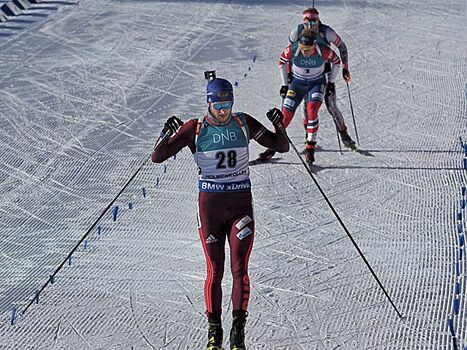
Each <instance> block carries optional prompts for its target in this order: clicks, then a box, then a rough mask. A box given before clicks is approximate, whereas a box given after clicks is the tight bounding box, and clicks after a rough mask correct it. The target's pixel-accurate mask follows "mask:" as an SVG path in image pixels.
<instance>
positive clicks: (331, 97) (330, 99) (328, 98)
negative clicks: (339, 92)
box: [324, 91, 347, 131]
mask: <svg viewBox="0 0 467 350" xmlns="http://www.w3.org/2000/svg"><path fill="white" fill-rule="evenodd" d="M324 104H325V105H326V109H327V110H328V112H329V114H330V115H331V116H332V119H333V120H334V124H335V125H336V128H337V130H339V131H340V130H347V126H346V125H345V120H344V116H343V115H342V112H341V111H340V110H339V108H338V107H337V96H336V91H331V92H329V93H326V94H325V97H324Z"/></svg>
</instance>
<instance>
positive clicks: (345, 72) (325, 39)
mask: <svg viewBox="0 0 467 350" xmlns="http://www.w3.org/2000/svg"><path fill="white" fill-rule="evenodd" d="M305 28H311V29H313V31H315V33H316V34H317V41H318V43H319V44H322V45H326V46H330V45H331V43H332V44H334V45H335V46H336V47H337V48H338V50H339V54H340V57H341V60H342V64H343V69H342V76H343V78H344V80H345V81H346V82H350V80H351V74H350V72H349V58H348V51H347V46H346V45H345V43H344V41H343V40H342V39H341V37H340V36H339V35H338V34H337V33H336V32H335V31H334V29H332V28H331V27H329V26H327V25H325V24H323V23H321V21H320V19H319V12H318V10H317V9H316V8H307V9H305V10H304V11H303V23H301V24H299V25H298V26H297V28H296V29H294V30H292V32H291V33H290V35H289V43H290V44H292V45H293V44H294V43H297V41H298V39H299V36H300V33H301V32H302V31H303V29H305ZM289 73H291V72H290V67H289ZM289 80H290V75H289ZM284 89H285V88H282V89H281V91H284ZM282 95H283V94H281V96H282ZM305 101H306V96H305ZM324 102H325V105H326V108H327V110H328V112H329V114H331V116H332V117H333V120H334V123H335V125H336V128H337V130H338V131H339V134H340V137H341V140H342V143H343V144H344V145H345V146H346V147H349V148H352V149H353V148H355V147H356V146H355V142H354V141H353V140H352V138H351V137H350V135H349V134H348V132H347V126H346V124H345V120H344V117H343V115H342V112H341V111H340V110H339V108H338V107H337V101H336V86H335V82H330V81H328V82H327V84H326V89H325V95H324ZM307 113H308V112H307V107H306V103H303V110H302V114H303V124H304V126H305V128H306V124H307V121H308V116H307ZM274 154H275V152H274V151H273V150H266V151H265V152H263V153H261V154H260V157H259V159H260V160H263V161H267V160H269V159H271V158H272V157H273V156H274Z"/></svg>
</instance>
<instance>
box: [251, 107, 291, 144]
mask: <svg viewBox="0 0 467 350" xmlns="http://www.w3.org/2000/svg"><path fill="white" fill-rule="evenodd" d="M246 122H247V124H248V127H249V129H250V130H251V133H250V138H252V139H253V140H255V141H256V142H258V143H259V144H260V145H261V146H264V147H267V148H271V149H273V150H275V151H277V152H279V153H284V152H288V151H289V141H288V140H287V137H286V136H285V135H284V133H283V132H282V131H281V130H280V129H279V127H277V126H274V128H275V132H272V131H270V130H268V129H266V127H265V126H263V124H261V123H260V122H259V121H258V120H256V119H255V118H253V117H252V116H250V115H248V114H246Z"/></svg>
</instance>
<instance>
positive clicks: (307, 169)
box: [279, 124, 402, 318]
mask: <svg viewBox="0 0 467 350" xmlns="http://www.w3.org/2000/svg"><path fill="white" fill-rule="evenodd" d="M279 129H280V131H281V132H282V133H283V134H284V136H285V137H286V138H287V140H288V141H289V144H290V145H291V146H292V148H293V149H294V151H295V153H296V154H297V156H298V158H300V161H301V162H302V164H303V165H304V167H305V169H306V171H307V172H308V174H309V175H310V176H311V179H312V180H313V182H314V183H315V185H316V187H317V188H318V190H319V192H320V193H321V195H322V196H323V198H324V199H325V201H326V203H327V204H328V206H329V208H331V211H332V212H333V214H334V215H335V216H336V218H337V221H339V224H340V225H341V226H342V228H343V229H344V231H345V233H346V234H347V236H348V237H349V238H350V241H351V242H352V244H353V245H354V247H355V249H357V252H358V254H360V256H361V258H362V259H363V261H364V262H365V264H366V266H367V267H368V269H369V270H370V272H371V274H372V275H373V277H374V278H375V280H376V282H377V283H378V285H379V287H380V288H381V290H382V291H383V292H384V295H386V297H387V298H388V300H389V302H390V303H391V305H392V307H393V308H394V310H396V312H397V315H398V316H399V318H402V314H401V313H400V312H399V310H398V309H397V307H396V305H395V304H394V302H393V301H392V299H391V297H390V296H389V294H388V292H387V291H386V289H385V288H384V286H383V284H382V283H381V281H380V280H379V278H378V276H377V275H376V273H375V271H374V270H373V268H372V267H371V265H370V263H369V262H368V260H367V259H366V257H365V255H363V253H362V251H361V250H360V247H359V246H358V244H357V242H355V240H354V238H353V237H352V235H351V234H350V232H349V230H348V229H347V227H346V226H345V224H344V222H343V221H342V219H341V218H340V216H339V214H338V213H337V211H336V210H335V209H334V206H333V205H332V204H331V202H330V201H329V199H328V197H327V196H326V194H325V193H324V191H323V189H322V188H321V186H320V185H319V183H318V181H317V180H316V178H315V177H314V176H313V173H312V172H311V169H310V167H309V166H307V165H306V163H305V161H304V160H303V158H302V157H301V155H300V152H299V151H298V150H297V147H295V145H294V143H293V142H292V140H291V139H290V137H289V135H287V133H286V132H285V129H284V126H283V125H282V124H280V125H279Z"/></svg>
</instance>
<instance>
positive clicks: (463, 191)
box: [461, 186, 465, 197]
mask: <svg viewBox="0 0 467 350" xmlns="http://www.w3.org/2000/svg"><path fill="white" fill-rule="evenodd" d="M461 193H462V197H463V196H465V186H462V188H461Z"/></svg>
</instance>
